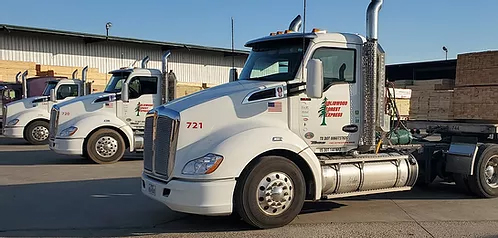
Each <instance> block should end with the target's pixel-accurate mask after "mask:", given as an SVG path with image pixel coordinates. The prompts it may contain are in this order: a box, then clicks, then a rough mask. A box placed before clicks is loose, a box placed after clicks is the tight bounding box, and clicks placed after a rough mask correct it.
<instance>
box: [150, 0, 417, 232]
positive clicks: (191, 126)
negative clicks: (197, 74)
mask: <svg viewBox="0 0 498 238" xmlns="http://www.w3.org/2000/svg"><path fill="white" fill-rule="evenodd" d="M381 5H382V0H373V1H372V2H371V3H370V5H369V7H368V10H367V35H366V38H364V37H362V36H360V35H357V34H345V33H326V32H325V31H321V30H318V29H314V30H313V31H312V32H311V33H298V32H297V31H298V30H299V28H300V25H301V20H300V16H298V17H297V18H296V19H295V20H294V21H292V23H291V25H290V27H289V30H287V31H285V32H278V33H276V34H271V35H270V36H267V37H263V38H260V39H255V40H252V41H249V42H248V43H247V44H246V46H247V47H251V48H252V50H251V53H250V55H249V57H248V59H247V61H246V63H245V65H244V68H243V70H242V72H241V73H240V77H239V79H238V80H237V81H235V82H229V83H227V84H223V85H220V86H217V87H214V88H210V89H207V90H203V91H201V92H197V93H194V94H191V95H188V96H184V97H182V98H179V99H177V100H175V101H171V102H169V103H167V104H165V105H162V106H160V107H157V108H154V109H153V110H151V111H150V112H149V113H148V115H147V118H146V122H145V134H144V170H143V174H142V184H141V186H142V192H143V193H144V194H145V195H147V196H149V197H151V198H153V199H155V200H157V201H160V202H162V203H164V204H165V205H167V206H168V207H169V208H171V209H172V210H175V211H179V212H185V213H193V214H203V215H229V214H231V213H233V212H237V213H238V214H239V215H240V216H241V217H242V218H243V219H244V220H245V221H246V222H248V223H249V224H251V225H253V226H256V227H260V228H270V227H278V226H283V225H285V224H288V223H289V222H290V221H292V220H293V219H294V218H295V217H296V215H298V214H299V212H300V211H301V209H302V206H303V203H304V201H305V200H319V199H332V198H340V197H348V196H355V195H365V194H374V193H384V192H395V191H406V190H410V189H411V188H412V186H413V185H414V184H415V182H416V181H417V177H418V165H417V161H416V160H415V158H414V157H413V156H412V155H410V154H404V153H402V152H398V151H397V150H395V149H392V148H390V146H389V145H387V146H386V145H384V146H381V143H379V140H378V138H377V137H378V136H379V135H383V134H386V133H389V132H390V131H391V129H390V116H389V115H388V114H387V113H386V111H385V102H386V100H385V98H384V95H386V92H385V91H386V90H385V77H384V70H385V67H384V52H383V51H382V48H381V47H380V46H379V45H378V43H377V23H378V12H379V11H380V8H381ZM380 138H382V137H380ZM393 147H394V146H393Z"/></svg>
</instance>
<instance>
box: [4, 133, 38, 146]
mask: <svg viewBox="0 0 498 238" xmlns="http://www.w3.org/2000/svg"><path fill="white" fill-rule="evenodd" d="M0 145H31V144H30V143H29V142H27V141H26V140H24V139H13V138H6V137H4V136H1V135H0ZM31 146H32V145H31Z"/></svg>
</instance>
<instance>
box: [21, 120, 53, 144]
mask: <svg viewBox="0 0 498 238" xmlns="http://www.w3.org/2000/svg"><path fill="white" fill-rule="evenodd" d="M48 130H49V124H48V122H46V121H35V122H33V123H31V124H29V125H28V126H27V127H26V131H25V133H24V138H25V139H26V140H27V141H28V142H29V143H30V144H32V145H43V144H47V143H48V134H49V132H48Z"/></svg>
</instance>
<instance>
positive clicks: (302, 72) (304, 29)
mask: <svg viewBox="0 0 498 238" xmlns="http://www.w3.org/2000/svg"><path fill="white" fill-rule="evenodd" d="M305 32H306V0H303V51H302V59H301V80H304V51H305V49H304V47H306V38H305V37H304V34H305Z"/></svg>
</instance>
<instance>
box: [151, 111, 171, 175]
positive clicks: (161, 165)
mask: <svg viewBox="0 0 498 238" xmlns="http://www.w3.org/2000/svg"><path fill="white" fill-rule="evenodd" d="M172 126H173V120H172V119H171V118H168V117H161V116H160V117H158V118H157V122H156V131H155V137H156V139H155V140H154V142H155V145H156V146H154V169H155V172H156V173H157V174H160V175H164V176H168V175H169V173H168V172H169V167H170V164H169V163H168V162H169V157H170V156H171V153H170V152H171V151H170V149H171V148H170V146H167V145H170V144H171V137H172V135H171V134H172V132H173V131H172ZM163 145H164V146H163Z"/></svg>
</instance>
